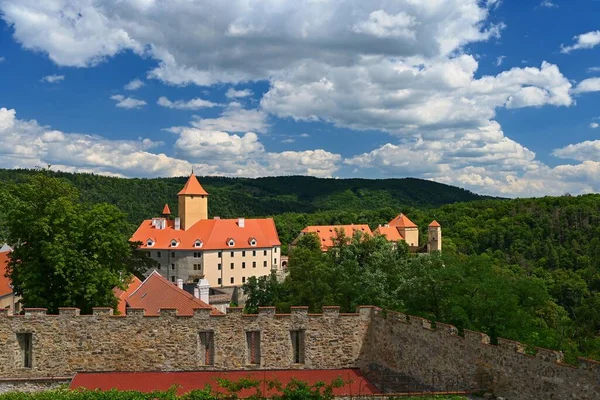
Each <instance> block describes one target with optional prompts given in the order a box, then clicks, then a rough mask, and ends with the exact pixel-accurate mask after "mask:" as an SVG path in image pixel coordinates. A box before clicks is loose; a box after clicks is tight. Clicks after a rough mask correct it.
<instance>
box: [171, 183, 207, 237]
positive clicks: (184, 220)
mask: <svg viewBox="0 0 600 400" xmlns="http://www.w3.org/2000/svg"><path fill="white" fill-rule="evenodd" d="M177 197H179V218H180V220H181V229H183V230H184V231H185V230H187V229H189V228H190V227H192V226H193V225H194V224H195V223H196V222H198V221H200V220H202V219H208V192H207V191H206V190H204V188H203V187H202V185H200V182H198V179H197V178H196V175H194V174H193V173H192V174H191V175H190V177H189V178H188V180H187V182H186V183H185V186H184V187H183V189H181V191H180V192H179V193H177Z"/></svg>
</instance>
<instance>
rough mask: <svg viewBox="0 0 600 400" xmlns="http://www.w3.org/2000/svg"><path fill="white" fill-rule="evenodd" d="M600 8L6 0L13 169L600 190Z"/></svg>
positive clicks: (529, 2) (487, 189)
mask: <svg viewBox="0 0 600 400" xmlns="http://www.w3.org/2000/svg"><path fill="white" fill-rule="evenodd" d="M40 3H42V4H40ZM597 15H600V1H596V0H578V1H560V0H553V1H548V0H544V1H542V0H525V1H514V0H504V1H500V0H487V1H482V0H479V1H478V0H446V1H440V2H436V3H435V4H433V3H427V2H414V1H411V0H397V1H394V2H389V1H383V0H381V1H380V0H373V1H370V2H360V3H359V2H355V1H352V0H336V1H333V0H330V1H319V2H315V1H308V0H307V1H300V2H287V1H281V0H263V1H255V2H247V1H244V0H232V1H231V2H228V3H227V5H225V3H223V2H216V1H208V0H203V1H200V0H199V1H195V2H190V1H183V0H161V1H156V0H131V1H129V2H114V1H109V0H95V1H92V0H83V1H78V2H73V1H68V0H53V1H46V2H39V1H36V0H0V140H2V147H1V148H0V167H4V168H15V167H36V166H44V165H46V164H51V165H53V168H55V169H61V170H66V171H85V172H95V173H101V174H108V175H116V176H140V177H152V176H174V175H185V174H187V173H189V171H190V170H191V168H192V166H193V167H194V168H195V170H196V171H197V172H198V173H199V174H205V175H226V176H250V177H254V176H266V175H297V174H302V175H314V176H323V177H342V178H344V177H369V178H390V177H406V176H413V177H419V178H424V179H431V180H435V181H438V182H444V183H448V184H452V185H456V186H460V187H465V188H467V189H470V190H473V191H475V192H478V193H486V194H494V195H503V196H522V197H524V196H542V195H547V194H554V195H559V194H563V193H565V192H570V193H575V194H578V193H588V192H599V191H600V140H599V137H598V136H599V133H600V125H599V124H600V107H599V106H598V104H599V101H598V100H600V23H599V22H598V18H597ZM132 82H133V83H132ZM136 83H137V84H136Z"/></svg>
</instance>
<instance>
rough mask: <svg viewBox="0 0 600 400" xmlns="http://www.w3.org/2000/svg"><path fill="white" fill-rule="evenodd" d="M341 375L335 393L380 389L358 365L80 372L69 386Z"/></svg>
mask: <svg viewBox="0 0 600 400" xmlns="http://www.w3.org/2000/svg"><path fill="white" fill-rule="evenodd" d="M338 377H339V378H341V379H342V380H343V381H344V382H346V384H345V385H344V386H342V387H339V388H334V389H333V394H334V395H335V396H360V395H367V396H368V395H373V394H377V393H381V392H380V391H379V390H378V389H377V388H376V387H375V386H374V385H373V384H371V383H370V382H369V381H367V379H366V378H365V377H364V376H363V375H362V374H361V372H360V370H358V369H330V370H263V371H220V372H213V371H202V372H79V373H77V375H75V377H74V378H73V380H72V381H71V385H70V388H71V389H77V388H85V389H90V390H94V389H100V390H103V391H107V390H110V389H117V390H122V391H123V390H137V391H140V392H146V393H148V392H152V391H154V390H162V391H164V390H168V389H169V388H171V387H172V386H173V385H175V386H177V387H178V388H177V393H178V394H180V395H181V394H184V393H187V392H189V391H191V390H194V389H204V388H205V386H206V385H210V386H211V388H212V390H213V392H216V391H218V392H220V393H221V394H225V393H227V391H226V390H225V389H223V388H220V387H219V385H218V382H217V379H219V378H221V379H227V380H230V381H234V382H235V381H238V380H240V379H241V378H250V379H254V380H258V381H263V382H264V381H272V380H277V381H279V382H281V384H282V385H283V386H284V387H285V385H286V384H288V383H289V382H290V381H291V380H292V378H294V379H297V380H300V381H304V382H307V383H309V384H311V385H312V384H315V383H317V382H319V381H322V382H326V383H330V382H332V381H333V380H334V379H337V378H338ZM261 390H262V391H263V394H264V395H266V397H271V396H272V395H274V394H279V392H278V391H277V390H276V389H273V390H270V389H268V386H267V384H266V383H265V384H264V385H262V386H261ZM255 393H256V390H255V389H244V390H242V391H240V392H239V393H238V395H239V397H240V398H248V397H250V396H251V395H253V394H255Z"/></svg>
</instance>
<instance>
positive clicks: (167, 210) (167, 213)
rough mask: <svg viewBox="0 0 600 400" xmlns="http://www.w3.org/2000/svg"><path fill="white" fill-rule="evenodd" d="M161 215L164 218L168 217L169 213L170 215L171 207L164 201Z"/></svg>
mask: <svg viewBox="0 0 600 400" xmlns="http://www.w3.org/2000/svg"><path fill="white" fill-rule="evenodd" d="M162 215H163V217H165V218H166V217H168V216H169V215H171V209H170V208H169V205H168V204H166V203H165V207H164V208H163V211H162Z"/></svg>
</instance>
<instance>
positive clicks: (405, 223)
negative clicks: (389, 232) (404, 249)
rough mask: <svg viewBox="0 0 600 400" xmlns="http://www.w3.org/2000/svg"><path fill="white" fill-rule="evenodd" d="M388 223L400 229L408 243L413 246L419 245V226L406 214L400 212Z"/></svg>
mask: <svg viewBox="0 0 600 400" xmlns="http://www.w3.org/2000/svg"><path fill="white" fill-rule="evenodd" d="M388 225H389V226H393V227H394V228H396V229H397V230H398V232H399V233H400V235H402V237H403V238H404V241H405V242H406V244H408V245H409V246H411V247H418V246H419V227H418V226H417V225H416V224H415V223H414V222H412V221H411V220H410V219H409V218H408V217H407V216H406V215H404V214H402V213H401V214H399V215H398V216H397V217H396V218H394V219H393V220H391V221H390V223H389V224H388Z"/></svg>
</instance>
